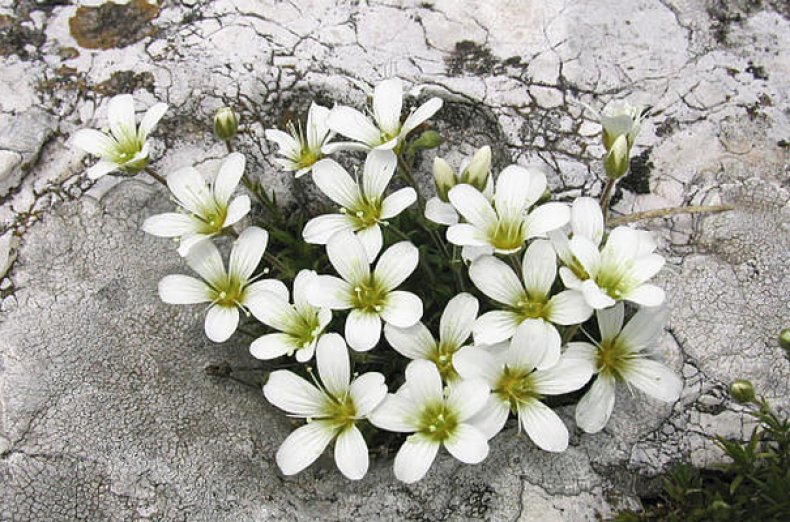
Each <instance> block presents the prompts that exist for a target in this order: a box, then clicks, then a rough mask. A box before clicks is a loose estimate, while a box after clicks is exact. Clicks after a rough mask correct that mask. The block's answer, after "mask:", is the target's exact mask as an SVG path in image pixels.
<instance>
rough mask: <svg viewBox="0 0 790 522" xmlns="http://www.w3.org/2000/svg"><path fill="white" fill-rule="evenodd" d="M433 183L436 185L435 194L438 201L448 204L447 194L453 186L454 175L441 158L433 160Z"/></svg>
mask: <svg viewBox="0 0 790 522" xmlns="http://www.w3.org/2000/svg"><path fill="white" fill-rule="evenodd" d="M433 181H434V183H436V192H437V193H438V194H439V199H441V200H442V201H444V202H445V203H447V202H448V199H447V193H448V192H450V189H451V188H453V187H454V186H455V182H456V181H455V173H454V172H453V169H452V167H450V165H448V164H447V162H446V161H444V160H443V159H442V158H436V159H435V160H433Z"/></svg>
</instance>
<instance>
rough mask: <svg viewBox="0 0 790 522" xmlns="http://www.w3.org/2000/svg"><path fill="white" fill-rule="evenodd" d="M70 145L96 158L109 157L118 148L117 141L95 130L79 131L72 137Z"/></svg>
mask: <svg viewBox="0 0 790 522" xmlns="http://www.w3.org/2000/svg"><path fill="white" fill-rule="evenodd" d="M70 144H71V146H72V147H77V148H78V149H81V150H84V151H85V152H87V153H88V154H93V155H94V156H109V155H110V154H111V153H112V151H113V150H114V149H115V147H116V142H115V140H113V139H112V138H111V137H109V136H107V135H106V134H104V133H103V132H99V131H97V130H95V129H80V130H78V131H77V132H75V133H74V134H73V135H72V136H71V140H70Z"/></svg>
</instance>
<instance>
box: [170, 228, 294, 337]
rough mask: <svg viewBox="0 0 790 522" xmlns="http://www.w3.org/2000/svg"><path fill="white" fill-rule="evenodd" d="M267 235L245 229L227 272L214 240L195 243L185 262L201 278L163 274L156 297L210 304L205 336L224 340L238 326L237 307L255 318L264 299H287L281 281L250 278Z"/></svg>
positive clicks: (177, 302) (286, 293)
mask: <svg viewBox="0 0 790 522" xmlns="http://www.w3.org/2000/svg"><path fill="white" fill-rule="evenodd" d="M268 238H269V235H268V234H267V232H266V231H265V230H263V229H261V228H258V227H249V228H247V229H245V230H244V232H242V233H241V235H240V236H239V238H238V239H237V240H236V241H235V242H234V244H233V249H232V250H231V252H230V262H229V263H228V264H229V269H228V270H227V271H226V270H225V265H224V264H223V262H222V256H220V254H219V250H217V247H216V246H214V243H212V242H211V241H202V242H200V243H198V244H197V245H195V246H194V247H193V248H192V249H191V250H190V251H189V253H188V254H187V255H186V262H187V264H188V265H189V266H190V267H191V268H192V270H194V271H195V272H197V273H198V274H199V275H200V277H202V278H203V281H201V280H199V279H196V278H194V277H190V276H186V275H169V276H165V277H164V278H163V279H162V280H161V281H159V296H160V297H161V299H162V301H164V302H165V303H170V304H197V303H211V305H210V306H209V308H208V313H206V335H207V336H208V338H209V339H211V340H212V341H214V342H217V343H221V342H224V341H227V340H228V339H229V338H230V336H231V335H233V332H235V331H236V328H237V327H238V325H239V308H241V309H242V310H244V311H245V312H246V311H247V310H249V311H250V312H252V314H253V315H255V316H256V317H257V316H258V315H259V314H258V313H257V309H258V307H259V306H264V305H265V302H266V300H268V299H276V298H279V299H286V300H287V299H288V289H287V288H286V287H285V285H284V284H282V283H281V282H280V281H277V280H274V279H266V280H263V281H256V282H253V278H252V277H251V276H252V273H253V272H254V271H255V268H257V266H258V264H259V263H260V262H261V257H263V252H264V250H266V243H267V241H268ZM272 294H274V295H272ZM261 315H263V314H261Z"/></svg>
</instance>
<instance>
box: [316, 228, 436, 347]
mask: <svg viewBox="0 0 790 522" xmlns="http://www.w3.org/2000/svg"><path fill="white" fill-rule="evenodd" d="M326 252H327V255H328V256H329V261H330V262H331V263H332V266H333V267H334V268H335V270H337V273H338V274H340V276H341V277H342V279H340V278H339V277H334V276H318V279H317V281H316V283H315V284H313V285H312V287H311V289H310V290H309V295H308V300H309V301H310V303H311V304H312V305H313V306H318V307H322V308H331V309H332V310H348V309H351V312H350V313H349V314H348V317H347V318H346V326H345V337H346V340H347V341H348V344H349V346H350V347H351V348H353V349H354V350H357V351H367V350H370V349H371V348H373V347H374V346H376V344H378V342H379V339H380V337H381V320H382V319H383V320H384V321H385V322H387V323H389V324H392V325H394V326H398V327H400V328H408V327H410V326H412V325H414V324H415V323H416V322H417V321H419V320H420V318H421V317H422V301H421V300H420V298H419V297H417V296H416V295H414V294H413V293H411V292H405V291H403V290H395V289H396V288H397V287H398V286H400V284H401V283H403V281H405V280H406V278H407V277H409V275H411V273H412V272H414V269H415V268H417V262H418V261H419V251H418V250H417V247H415V246H414V245H412V244H411V243H410V242H408V241H401V242H400V243H396V244H394V245H392V246H391V247H389V248H388V249H387V250H385V251H384V253H382V254H381V257H379V260H378V262H377V263H376V269H375V270H374V271H373V272H371V271H370V263H369V261H368V257H367V254H366V253H365V249H364V247H363V246H362V243H361V242H360V241H359V240H358V239H357V238H356V236H354V234H352V233H351V232H338V233H337V234H335V235H334V236H332V238H331V239H330V240H329V242H328V243H327V245H326Z"/></svg>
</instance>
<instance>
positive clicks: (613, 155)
mask: <svg viewBox="0 0 790 522" xmlns="http://www.w3.org/2000/svg"><path fill="white" fill-rule="evenodd" d="M628 152H629V148H628V140H627V139H626V137H625V135H621V136H620V137H618V138H617V139H616V140H614V143H613V144H612V148H610V149H609V152H607V153H606V156H605V157H604V160H603V167H604V170H605V171H606V175H607V176H608V177H609V178H610V179H620V178H622V177H623V176H625V175H626V173H627V172H628V162H629V158H628Z"/></svg>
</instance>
